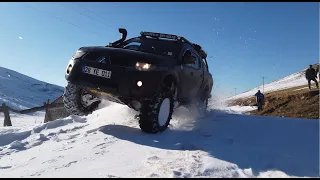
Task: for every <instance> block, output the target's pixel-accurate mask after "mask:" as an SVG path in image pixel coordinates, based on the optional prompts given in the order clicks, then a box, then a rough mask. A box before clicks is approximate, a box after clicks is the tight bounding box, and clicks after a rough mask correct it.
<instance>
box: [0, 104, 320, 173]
mask: <svg viewBox="0 0 320 180" xmlns="http://www.w3.org/2000/svg"><path fill="white" fill-rule="evenodd" d="M215 106H216V104H215V103H213V104H212V105H211V108H210V109H211V110H210V112H209V113H208V115H207V116H206V117H205V118H203V119H196V118H195V117H194V116H193V114H191V112H190V111H189V110H186V109H184V108H179V109H177V111H176V112H175V113H174V116H173V119H172V122H171V125H170V127H169V129H168V130H167V131H165V132H164V133H161V134H155V135H152V134H146V133H143V132H141V130H140V129H139V126H138V122H137V120H136V119H134V118H133V116H134V115H135V112H134V111H133V110H131V109H129V108H127V107H126V106H123V105H120V104H114V103H110V104H109V105H108V106H107V107H105V108H103V109H100V110H98V111H96V112H94V113H93V114H91V115H89V116H87V117H81V118H75V117H68V118H65V119H61V120H57V121H53V122H49V123H46V124H39V125H37V126H31V127H26V126H25V127H23V128H19V127H5V128H4V127H1V128H0V159H1V163H0V177H2V178H3V177H35V176H36V177H297V176H298V177H315V176H318V175H319V136H318V135H319V121H315V120H306V119H288V118H274V117H258V116H247V115H242V114H241V111H242V109H239V108H237V107H233V108H228V109H227V110H224V108H222V106H220V105H218V106H219V109H220V110H217V109H216V108H215ZM249 109H250V108H249ZM234 112H236V114H234ZM239 113H240V114H239ZM17 118H21V119H20V120H25V121H27V120H30V121H33V119H32V118H34V117H32V116H29V117H26V118H25V119H23V117H17Z"/></svg>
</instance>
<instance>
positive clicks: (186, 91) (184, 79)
mask: <svg viewBox="0 0 320 180" xmlns="http://www.w3.org/2000/svg"><path fill="white" fill-rule="evenodd" d="M186 50H187V49H185V51H186ZM189 50H190V51H191V55H192V56H194V57H195V58H196V62H195V64H182V66H181V68H182V70H181V72H180V77H179V79H180V83H181V88H180V92H178V94H179V93H180V95H179V98H183V99H186V100H192V99H193V98H195V97H196V96H197V93H198V91H199V89H200V86H201V84H202V77H203V72H202V68H201V61H200V57H199V56H198V55H197V53H195V51H194V50H193V48H190V49H189ZM185 51H184V52H185Z"/></svg>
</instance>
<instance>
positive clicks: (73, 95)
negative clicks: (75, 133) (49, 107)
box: [63, 83, 101, 116]
mask: <svg viewBox="0 0 320 180" xmlns="http://www.w3.org/2000/svg"><path fill="white" fill-rule="evenodd" d="M100 102H101V101H100V100H99V99H97V98H96V97H94V96H93V95H91V94H89V93H88V92H87V91H86V90H85V88H83V87H81V86H79V85H74V84H71V83H68V85H67V86H66V88H65V91H64V93H63V103H64V107H65V109H66V110H67V112H68V113H70V114H72V115H77V116H86V115H88V114H91V113H92V112H93V111H94V110H95V109H96V108H98V106H99V104H100Z"/></svg>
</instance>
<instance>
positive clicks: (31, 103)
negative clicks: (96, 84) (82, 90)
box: [0, 67, 64, 110]
mask: <svg viewBox="0 0 320 180" xmlns="http://www.w3.org/2000/svg"><path fill="white" fill-rule="evenodd" d="M63 91H64V88H63V87H61V86H57V85H53V84H49V83H46V82H43V81H39V80H37V79H34V78H31V77H29V76H26V75H23V74H21V73H18V72H16V71H13V70H10V69H7V68H3V67H0V105H2V103H6V105H8V106H10V107H12V108H15V109H17V110H21V109H26V108H31V107H35V106H41V105H43V102H45V101H47V99H50V102H52V101H53V100H55V99H56V98H57V97H59V96H61V95H62V94H63Z"/></svg>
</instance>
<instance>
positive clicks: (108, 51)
mask: <svg viewBox="0 0 320 180" xmlns="http://www.w3.org/2000/svg"><path fill="white" fill-rule="evenodd" d="M79 50H81V51H83V52H89V54H97V55H104V56H109V57H110V58H111V59H112V61H130V62H132V63H133V64H135V63H136V62H146V63H150V64H155V65H165V66H173V65H175V64H177V60H176V59H175V58H173V57H170V56H162V55H158V54H152V53H146V52H141V51H135V50H128V49H120V48H112V47H104V46H90V47H81V48H80V49H79ZM130 64H131V63H130Z"/></svg>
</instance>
